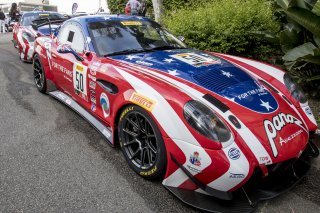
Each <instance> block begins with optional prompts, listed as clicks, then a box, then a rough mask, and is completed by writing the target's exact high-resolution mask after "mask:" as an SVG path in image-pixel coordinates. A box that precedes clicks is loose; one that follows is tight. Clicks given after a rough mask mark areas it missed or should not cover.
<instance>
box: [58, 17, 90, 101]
mask: <svg viewBox="0 0 320 213" xmlns="http://www.w3.org/2000/svg"><path fill="white" fill-rule="evenodd" d="M63 45H68V46H69V47H71V48H72V49H73V50H74V51H75V52H76V54H77V55H78V56H80V57H81V58H82V59H83V61H80V60H78V59H77V58H76V57H75V56H74V54H72V53H61V52H58V51H57V49H59V48H60V49H61V48H62V46H63ZM85 49H86V42H85V37H84V34H83V32H82V28H81V25H80V24H78V23H77V22H72V21H70V22H67V23H66V24H64V25H63V26H62V27H61V29H60V31H59V34H58V36H57V42H56V47H55V48H53V51H52V67H53V69H54V70H55V72H56V78H57V81H58V82H59V86H60V88H61V89H62V90H63V91H64V92H65V93H67V94H68V95H70V96H72V97H73V98H74V99H76V100H77V102H79V103H80V104H81V105H85V106H86V107H87V106H88V105H89V103H88V99H89V98H88V97H89V95H88V80H87V79H88V61H87V59H86V57H84V51H85Z"/></svg>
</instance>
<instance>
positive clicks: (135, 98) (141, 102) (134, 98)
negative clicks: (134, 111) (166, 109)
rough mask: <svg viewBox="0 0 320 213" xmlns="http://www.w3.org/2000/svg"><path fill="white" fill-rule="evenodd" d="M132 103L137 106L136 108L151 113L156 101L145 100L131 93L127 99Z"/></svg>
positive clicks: (143, 97)
mask: <svg viewBox="0 0 320 213" xmlns="http://www.w3.org/2000/svg"><path fill="white" fill-rule="evenodd" d="M129 100H130V101H131V102H132V103H135V104H137V105H138V106H140V107H142V108H144V109H146V110H148V111H149V112H151V111H152V110H153V108H154V106H155V105H156V103H157V102H156V101H154V100H152V99H150V98H147V97H146V96H143V95H140V94H138V93H135V92H134V93H133V94H132V95H131V97H130V99H129Z"/></svg>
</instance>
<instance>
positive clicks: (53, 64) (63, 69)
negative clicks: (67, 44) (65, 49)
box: [52, 61, 72, 78]
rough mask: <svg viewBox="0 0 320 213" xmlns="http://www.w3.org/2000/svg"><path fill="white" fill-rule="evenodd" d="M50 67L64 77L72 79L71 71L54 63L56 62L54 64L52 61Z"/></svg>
mask: <svg viewBox="0 0 320 213" xmlns="http://www.w3.org/2000/svg"><path fill="white" fill-rule="evenodd" d="M52 66H53V67H54V68H55V69H57V70H59V71H60V72H62V73H63V74H64V75H66V76H68V77H70V78H72V71H70V70H68V69H67V68H65V67H63V66H61V65H60V64H58V63H56V62H54V61H52Z"/></svg>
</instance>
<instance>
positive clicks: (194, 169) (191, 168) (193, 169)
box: [187, 165, 202, 173]
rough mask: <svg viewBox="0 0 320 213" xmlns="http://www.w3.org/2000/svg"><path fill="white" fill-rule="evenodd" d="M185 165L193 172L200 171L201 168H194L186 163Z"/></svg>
mask: <svg viewBox="0 0 320 213" xmlns="http://www.w3.org/2000/svg"><path fill="white" fill-rule="evenodd" d="M187 167H188V169H189V170H190V171H193V172H196V173H200V172H202V170H200V169H197V168H194V167H193V166H190V165H187Z"/></svg>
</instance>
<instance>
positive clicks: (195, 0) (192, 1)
mask: <svg viewBox="0 0 320 213" xmlns="http://www.w3.org/2000/svg"><path fill="white" fill-rule="evenodd" d="M207 1H208V0H163V8H164V10H165V11H174V10H177V9H181V8H195V7H199V6H202V5H204V3H206V2H207Z"/></svg>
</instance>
